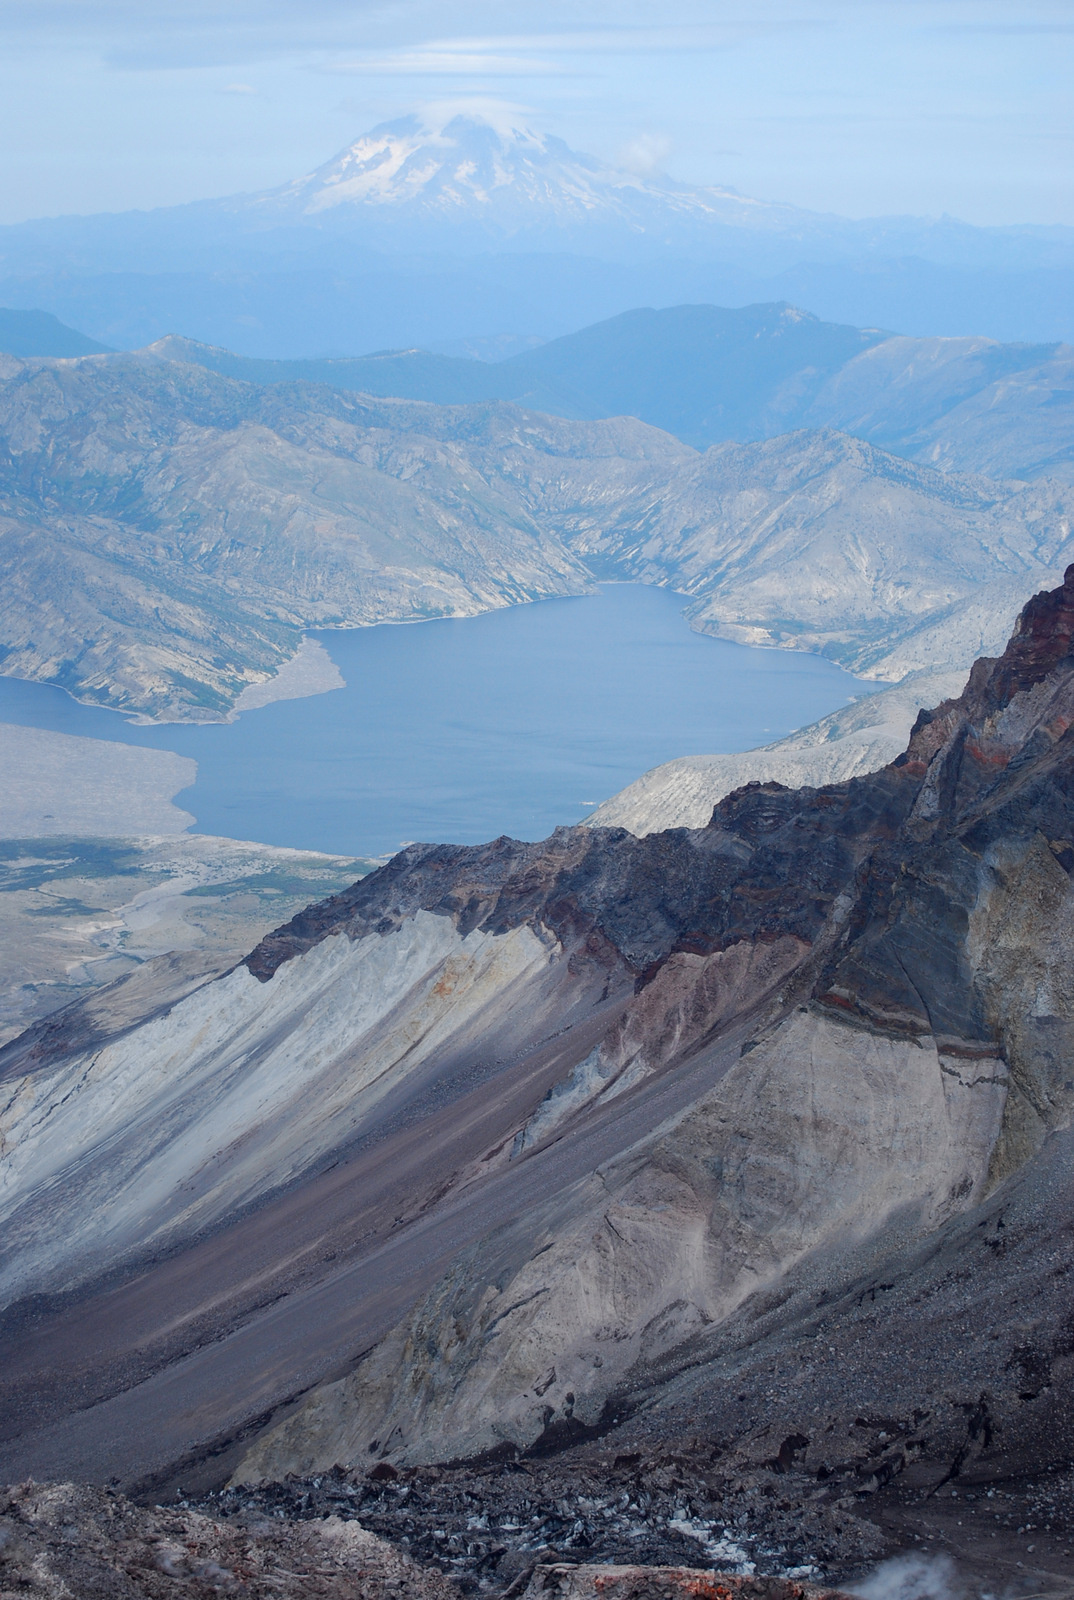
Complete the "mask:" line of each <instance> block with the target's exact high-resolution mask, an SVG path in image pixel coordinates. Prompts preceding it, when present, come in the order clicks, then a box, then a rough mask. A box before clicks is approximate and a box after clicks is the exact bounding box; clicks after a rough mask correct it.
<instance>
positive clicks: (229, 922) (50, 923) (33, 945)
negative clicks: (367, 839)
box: [0, 740, 373, 1044]
mask: <svg viewBox="0 0 1074 1600" xmlns="http://www.w3.org/2000/svg"><path fill="white" fill-rule="evenodd" d="M75 742H76V743H90V742H91V741H89V740H78V741H75ZM106 748H110V747H106ZM136 753H137V754H141V753H142V752H140V751H139V752H136ZM191 765H193V763H191ZM372 864H373V863H370V862H368V861H364V860H358V859H355V858H352V857H350V856H329V855H320V854H317V853H315V852H313V851H305V850H282V849H276V848H274V847H273V846H271V845H263V844H251V843H247V842H245V841H242V840H236V839H217V838H212V837H210V836H207V835H199V834H179V835H172V836H168V835H163V836H160V835H158V836H156V837H152V836H150V837H141V838H115V837H113V838H89V837H86V836H78V835H74V836H71V837H67V838H64V837H57V836H56V835H45V836H42V837H38V838H32V837H31V838H26V837H23V838H19V839H0V1044H3V1043H5V1042H6V1041H7V1040H8V1039H12V1038H14V1037H15V1036H16V1035H17V1034H19V1033H21V1032H22V1030H23V1029H24V1028H26V1027H28V1026H29V1025H30V1023H31V1022H34V1021H36V1020H37V1018H38V1017H42V1016H45V1015H47V1014H48V1013H49V1012H51V1011H55V1010H57V1009H58V1008H59V1007H60V1006H63V1005H66V1004H67V1003H68V1002H69V1001H71V1000H74V999H77V998H79V997H80V996H81V995H84V994H86V993H87V992H88V991H89V990H91V989H96V988H99V987H100V986H101V985H102V984H105V983H111V982H112V981H113V979H115V978H120V977H123V976H124V974H126V973H128V972H132V971H133V970H134V969H135V968H136V967H137V966H139V965H140V964H141V963H142V962H144V961H147V960H149V959H151V958H152V957H154V956H158V955H163V954H164V953H166V952H168V951H172V950H184V951H185V950H197V951H204V952H206V953H207V954H209V955H219V956H220V958H221V959H222V960H223V959H225V958H227V957H232V958H233V959H234V960H236V961H237V960H239V959H240V958H241V957H242V956H243V955H245V954H246V953H247V952H248V951H249V950H251V949H252V948H253V947H254V945H255V944H257V942H258V940H259V939H261V937H262V936H263V935H264V934H266V933H267V932H269V930H270V929H272V928H275V927H279V926H280V924H281V923H284V922H287V921H289V920H290V918H291V917H293V916H294V914H295V912H296V911H299V910H301V908H302V907H303V906H305V905H308V904H309V903H310V902H311V901H313V900H320V899H323V898H324V897H325V896H326V895H329V894H334V893H335V892H336V891H337V890H338V889H341V888H344V887H345V886H346V885H347V884H350V883H353V882H354V880H355V878H357V877H359V876H360V875H361V874H362V873H363V872H368V871H369V869H370V866H371V865H372Z"/></svg>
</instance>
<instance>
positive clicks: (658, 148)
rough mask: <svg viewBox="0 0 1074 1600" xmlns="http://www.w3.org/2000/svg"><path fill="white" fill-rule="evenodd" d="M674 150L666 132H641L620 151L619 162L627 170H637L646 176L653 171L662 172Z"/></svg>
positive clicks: (642, 175)
mask: <svg viewBox="0 0 1074 1600" xmlns="http://www.w3.org/2000/svg"><path fill="white" fill-rule="evenodd" d="M671 151H672V142H671V140H670V139H669V138H668V136H667V134H666V133H639V134H638V136H637V138H635V139H630V140H629V141H628V142H627V143H626V144H625V145H623V146H622V148H621V149H620V151H619V157H618V164H619V166H621V167H625V168H626V170H627V172H636V173H637V174H638V176H639V177H641V178H645V177H648V175H649V174H650V173H651V172H662V171H663V170H664V164H665V162H666V161H667V158H668V156H669V155H670V154H671Z"/></svg>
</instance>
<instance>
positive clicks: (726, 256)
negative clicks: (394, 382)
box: [0, 117, 1074, 357]
mask: <svg viewBox="0 0 1074 1600" xmlns="http://www.w3.org/2000/svg"><path fill="white" fill-rule="evenodd" d="M1072 285H1074V229H1070V228H1062V227H1054V228H1047V227H1028V226H1027V227H1005V228H975V227H972V226H970V225H968V224H965V223H962V222H959V221H957V220H955V219H952V218H947V217H944V218H940V219H922V218H914V217H894V218H879V219H866V220H863V221H855V220H850V219H847V218H841V217H836V216H829V215H822V214H819V213H814V212H808V211H804V210H800V209H798V208H795V207H793V206H788V205H780V204H773V203H770V202H765V201H760V200H755V199H751V198H748V197H745V196H742V195H739V194H736V193H735V192H734V191H732V190H729V189H726V188H720V187H715V186H709V187H698V186H691V185H688V184H681V183H677V182H674V181H673V180H672V179H670V178H667V177H663V176H659V175H651V176H648V177H639V176H638V175H636V174H634V173H630V172H625V171H621V170H618V169H615V168H611V167H608V166H605V165H602V164H601V163H600V162H598V161H596V160H594V159H593V158H592V157H589V156H586V155H582V154H579V153H577V152H575V151H572V150H570V149H569V148H568V146H567V145H565V144H564V143H563V142H562V141H561V140H559V139H556V138H552V137H549V136H542V135H538V134H535V133H533V132H532V131H531V130H529V129H527V128H525V127H517V128H513V129H510V130H504V129H502V128H496V127H493V126H492V125H491V124H489V123H487V122H483V121H481V120H479V119H474V118H468V117H455V118H453V119H452V120H450V121H448V122H447V123H446V124H444V125H440V126H433V127H430V126H427V125H426V124H424V123H423V122H422V121H421V120H420V119H418V118H416V117H405V118H402V119H400V120H399V121H396V122H390V123H385V124H383V125H381V126H380V127H378V128H375V129H373V130H372V131H371V132H370V133H368V134H366V135H365V136H363V137H362V138H360V139H358V140H357V141H356V142H355V143H354V144H353V145H351V146H350V147H349V148H348V149H346V150H345V151H343V152H341V153H340V154H339V155H338V156H336V157H335V158H333V159H332V160H331V161H328V162H327V163H325V164H324V165H323V166H322V167H320V168H318V169H316V170H315V171H314V172H312V173H309V174H307V175H306V176H304V177H302V178H299V179H296V180H295V181H294V182H291V183H287V184H284V185H282V186H281V187H279V188H277V189H272V190H268V191H266V192H264V193H262V194H255V195H240V196H235V197H231V198H227V199H221V200H211V201H202V202H198V203H195V204H190V205H184V206H173V207H166V208H162V209H160V210H156V211H149V212H126V213H122V214H116V215H102V216H92V217H60V218H50V219H44V220H41V221H36V222H27V223H22V224H19V225H17V226H10V227H6V228H3V229H0V300H2V301H3V302H5V303H7V304H9V305H12V306H21V307H31V306H33V307H44V308H46V309H47V310H49V311H51V312H53V313H55V314H58V315H59V316H61V317H63V318H65V319H67V320H70V321H72V322H74V323H75V324H77V325H78V326H80V327H82V328H85V329H86V330H87V331H88V332H89V333H90V334H91V335H92V336H93V337H94V338H97V339H99V340H102V341H104V342H106V343H108V344H112V345H120V346H127V347H131V346H137V345H142V344H146V343H149V342H151V341H153V340H154V339H156V338H159V337H161V336H162V335H164V334H167V333H173V332H176V331H179V332H181V333H183V334H185V335H187V336H189V337H193V338H197V339H199V340H201V341H204V342H208V343H212V344H221V345H227V346H228V347H230V348H234V349H237V350H239V351H242V352H243V353H245V354H249V355H258V356H263V357H294V356H299V355H305V354H308V353H309V352H310V351H314V352H317V351H322V352H324V353H326V354H335V355H346V354H351V353H353V352H354V351H356V350H362V349H371V348H377V347H384V346H397V345H415V344H421V345H429V344H436V343H440V342H446V341H449V340H452V339H461V338H467V337H474V336H493V335H503V334H512V335H541V336H543V337H554V336H557V335H559V334H561V333H565V332H569V331H571V330H572V329H576V328H578V327H580V326H583V325H584V324H586V323H589V322H593V321H596V320H598V319H600V318H606V317H608V316H611V315H614V314H616V313H618V312H620V311H623V310H626V309H628V308H629V307H631V306H637V305H639V304H655V305H670V304H675V303H677V302H683V301H720V302H723V303H725V304H726V303H730V304H744V303H747V302H749V301H751V300H767V301H771V300H791V301H794V302H795V303H797V304H800V305H803V306H805V307H807V308H808V309H809V310H811V311H813V312H815V313H816V314H817V315H819V316H822V317H827V318H831V319H833V320H838V321H841V322H845V323H858V324H875V325H879V326H884V327H888V328H892V329H895V330H896V331H899V332H902V333H909V334H947V335H954V334H963V335H967V334H968V335H974V334H987V335H990V336H992V337H996V338H1001V339H1031V340H1055V339H1059V338H1071V337H1074V311H1072V309H1071V307H1072V306H1074V295H1072V293H1071V288H1072Z"/></svg>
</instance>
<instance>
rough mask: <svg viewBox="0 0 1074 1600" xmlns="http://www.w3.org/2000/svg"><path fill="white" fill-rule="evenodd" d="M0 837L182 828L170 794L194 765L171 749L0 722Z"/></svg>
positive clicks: (183, 819) (189, 779)
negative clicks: (120, 742) (1, 773)
mask: <svg viewBox="0 0 1074 1600" xmlns="http://www.w3.org/2000/svg"><path fill="white" fill-rule="evenodd" d="M0 769H2V771H3V774H4V781H3V784H2V785H0V838H3V839H20V838H29V837H31V836H35V837H37V836H41V835H44V834H50V833H56V834H96V835H102V834H143V833H152V834H167V833H182V832H183V830H184V829H186V828H189V827H190V824H191V823H192V822H193V821H194V818H193V817H192V816H191V814H190V812H189V811H183V810H181V809H180V807H179V806H177V805H173V803H172V801H173V797H174V796H175V795H176V794H178V793H179V791H180V789H186V788H188V787H189V786H190V784H192V783H193V782H194V779H195V778H196V777H197V775H198V764H197V762H196V761H193V760H191V758H190V757H189V756H180V755H176V754H175V752H174V751H172V750H144V749H140V748H139V747H137V746H135V745H129V744H115V743H112V741H111V740H105V739H80V738H78V737H77V736H76V735H74V734H69V733H53V732H52V731H51V730H49V729H46V728H22V727H18V726H16V724H14V723H11V722H3V723H0Z"/></svg>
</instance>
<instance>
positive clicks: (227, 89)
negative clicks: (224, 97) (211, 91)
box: [220, 83, 257, 94]
mask: <svg viewBox="0 0 1074 1600" xmlns="http://www.w3.org/2000/svg"><path fill="white" fill-rule="evenodd" d="M220 93H221V94H256V93H257V90H256V89H255V88H254V86H253V84H252V83H225V84H224V87H223V88H222V89H221V91H220Z"/></svg>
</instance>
